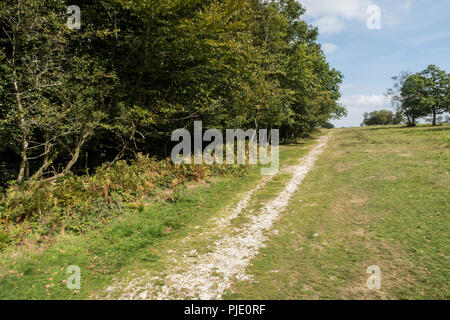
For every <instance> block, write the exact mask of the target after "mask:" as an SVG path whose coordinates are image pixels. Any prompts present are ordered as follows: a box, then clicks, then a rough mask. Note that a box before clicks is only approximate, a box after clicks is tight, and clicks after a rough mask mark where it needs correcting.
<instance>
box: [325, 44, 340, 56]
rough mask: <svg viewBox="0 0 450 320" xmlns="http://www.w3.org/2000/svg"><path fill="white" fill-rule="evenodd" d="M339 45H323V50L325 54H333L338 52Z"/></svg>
mask: <svg viewBox="0 0 450 320" xmlns="http://www.w3.org/2000/svg"><path fill="white" fill-rule="evenodd" d="M337 48H338V47H337V45H335V44H333V43H323V44H322V49H323V52H324V53H325V54H331V53H333V52H335V51H336V50H337Z"/></svg>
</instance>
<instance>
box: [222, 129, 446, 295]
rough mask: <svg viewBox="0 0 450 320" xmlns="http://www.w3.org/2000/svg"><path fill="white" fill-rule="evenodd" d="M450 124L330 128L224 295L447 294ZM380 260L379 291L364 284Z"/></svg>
mask: <svg viewBox="0 0 450 320" xmlns="http://www.w3.org/2000/svg"><path fill="white" fill-rule="evenodd" d="M449 137H450V127H449V126H443V127H438V128H430V127H418V128H412V129H407V128H400V127H386V128H367V129H345V130H335V132H334V137H333V139H332V141H330V143H329V146H328V148H327V150H326V151H325V153H324V154H323V155H322V156H321V157H320V159H319V160H318V162H317V164H316V167H315V169H314V170H313V171H312V172H311V173H310V174H309V175H308V177H307V178H306V179H305V181H304V182H303V184H302V186H301V187H300V189H299V190H298V192H297V193H296V194H295V196H294V197H293V198H292V199H291V201H290V204H289V206H288V208H287V210H286V212H284V213H283V214H282V217H281V219H280V220H279V221H278V222H277V223H276V225H275V226H274V227H273V228H274V229H277V230H279V233H278V234H277V235H275V236H272V237H271V240H270V241H269V242H268V244H267V247H266V248H264V249H262V250H261V252H260V254H259V255H258V257H257V258H256V259H255V260H254V261H253V263H252V265H251V266H250V267H249V268H248V272H249V273H250V274H252V275H253V276H254V281H244V282H239V283H235V284H234V285H233V286H232V289H231V290H230V292H229V293H228V294H227V295H226V298H228V299H449V298H450V290H449V284H450V283H449V274H450V268H449V266H450V265H449V260H448V252H449V251H450V245H449V240H448V235H449V234H450V221H449V203H448V199H449V194H450V193H449V186H450V177H449V169H450V161H449ZM370 265H378V266H379V267H380V268H381V272H382V289H381V290H379V291H378V290H375V291H371V290H368V289H367V287H366V280H367V278H368V277H369V275H368V274H366V269H367V267H368V266H370Z"/></svg>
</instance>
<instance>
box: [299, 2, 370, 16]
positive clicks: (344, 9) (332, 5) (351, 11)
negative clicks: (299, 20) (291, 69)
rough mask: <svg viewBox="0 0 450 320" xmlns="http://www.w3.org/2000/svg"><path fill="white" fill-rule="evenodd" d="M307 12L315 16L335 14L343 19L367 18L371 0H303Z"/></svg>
mask: <svg viewBox="0 0 450 320" xmlns="http://www.w3.org/2000/svg"><path fill="white" fill-rule="evenodd" d="M300 2H301V3H302V4H303V5H304V6H305V7H306V9H307V12H306V13H307V14H308V15H310V16H311V17H313V18H319V17H323V16H334V17H340V18H343V19H360V20H365V19H367V13H366V11H367V7H368V6H369V5H371V4H372V2H371V1H370V0H301V1H300Z"/></svg>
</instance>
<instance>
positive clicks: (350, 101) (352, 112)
mask: <svg viewBox="0 0 450 320" xmlns="http://www.w3.org/2000/svg"><path fill="white" fill-rule="evenodd" d="M339 102H340V103H342V104H343V105H344V106H345V107H346V108H347V111H348V116H347V118H345V119H341V120H336V121H333V124H334V125H335V126H336V127H358V126H359V125H360V124H361V122H362V121H363V115H364V113H365V112H372V111H375V110H381V109H386V110H392V107H391V103H390V100H389V98H387V97H386V96H384V95H383V94H372V95H348V96H343V97H342V98H341V99H340V101H339Z"/></svg>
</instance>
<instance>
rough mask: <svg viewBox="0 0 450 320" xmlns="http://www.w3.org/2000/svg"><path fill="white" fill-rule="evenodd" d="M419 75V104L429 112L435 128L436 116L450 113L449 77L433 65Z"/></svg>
mask: <svg viewBox="0 0 450 320" xmlns="http://www.w3.org/2000/svg"><path fill="white" fill-rule="evenodd" d="M419 75H420V76H421V77H422V78H423V82H422V83H421V84H422V85H423V87H422V95H423V97H422V100H421V102H420V103H421V104H422V105H423V106H424V108H427V109H429V110H430V113H431V114H432V117H433V118H432V119H433V120H432V121H433V126H435V125H436V117H437V115H439V114H443V113H445V112H449V111H450V75H449V74H448V73H446V72H445V71H444V70H441V69H439V68H438V67H436V66H435V65H429V66H428V68H427V69H426V70H424V71H422V72H421V73H420V74H419Z"/></svg>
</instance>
